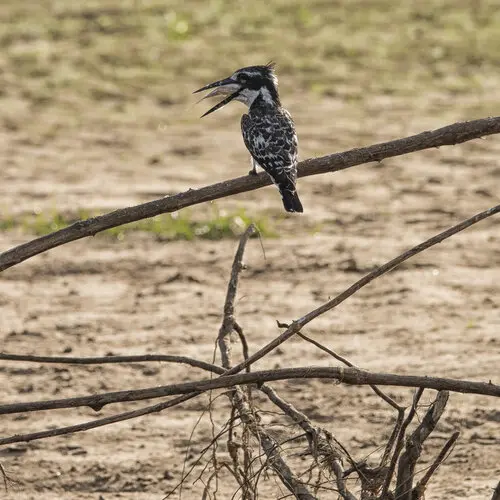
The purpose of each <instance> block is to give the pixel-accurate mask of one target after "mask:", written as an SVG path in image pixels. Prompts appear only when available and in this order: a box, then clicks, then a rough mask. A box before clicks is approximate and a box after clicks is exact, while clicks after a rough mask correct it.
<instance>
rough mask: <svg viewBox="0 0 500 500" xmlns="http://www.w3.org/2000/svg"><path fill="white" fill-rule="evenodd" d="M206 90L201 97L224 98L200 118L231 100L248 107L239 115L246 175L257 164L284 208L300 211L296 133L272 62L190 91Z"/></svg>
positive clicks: (238, 71)
mask: <svg viewBox="0 0 500 500" xmlns="http://www.w3.org/2000/svg"><path fill="white" fill-rule="evenodd" d="M206 90H211V92H210V93H209V94H207V95H206V96H205V97H204V98H203V99H206V98H208V97H214V96H218V95H223V96H226V97H225V98H224V99H223V100H222V101H221V102H219V103H218V104H216V105H215V106H213V107H212V108H210V109H209V110H208V111H207V112H206V113H204V114H203V115H202V118H203V117H204V116H207V115H209V114H210V113H213V112H214V111H217V110H218V109H220V108H222V107H223V106H225V105H226V104H228V103H230V102H231V101H233V100H235V101H240V102H242V103H243V104H245V105H246V106H247V107H248V113H247V114H243V116H242V117H241V132H242V135H243V141H244V143H245V146H246V147H247V149H248V151H249V152H250V155H251V160H252V170H250V172H249V175H257V169H256V167H257V166H260V167H261V168H262V169H264V171H265V172H266V173H267V174H268V175H269V177H270V178H271V180H272V181H273V183H274V184H275V186H276V187H277V188H278V190H279V192H280V194H281V198H282V200H283V206H284V208H285V210H286V211H287V212H303V211H304V209H303V208H302V203H301V202H300V199H299V195H298V194H297V189H296V182H297V163H298V140H297V133H296V131H295V125H294V122H293V119H292V116H291V115H290V113H289V112H288V111H287V110H286V109H285V108H283V107H282V105H281V101H280V97H279V94H278V78H277V76H276V73H275V63H273V62H270V63H268V64H266V65H263V66H247V67H244V68H240V69H238V70H236V71H235V72H234V73H233V74H232V75H231V76H230V77H228V78H224V79H222V80H218V81H216V82H213V83H210V84H208V85H205V86H204V87H202V88H201V89H198V90H195V91H194V92H193V93H194V94H196V93H198V92H203V91H206Z"/></svg>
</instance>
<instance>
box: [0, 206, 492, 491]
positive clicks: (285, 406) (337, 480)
mask: <svg viewBox="0 0 500 500" xmlns="http://www.w3.org/2000/svg"><path fill="white" fill-rule="evenodd" d="M499 211H500V205H498V206H496V207H493V208H491V209H489V210H487V211H485V212H481V213H479V214H477V215H475V216H474V217H471V218H470V219H467V220H465V221H463V222H462V223H460V224H457V225H455V226H453V227H451V228H450V229H448V230H446V231H443V232H442V233H440V234H438V235H436V236H434V237H432V238H430V239H428V240H427V241H425V242H423V243H421V244H420V245H417V246H416V247H414V248H412V249H410V250H408V251H407V252H404V253H403V254H401V255H399V256H398V257H396V258H395V259H392V260H391V261H389V262H387V263H386V264H384V265H382V266H380V267H379V268H377V269H375V270H374V271H372V272H370V273H368V274H367V275H365V276H364V277H363V278H362V279H360V280H359V281H357V282H356V283H355V284H353V285H352V286H351V287H349V288H348V289H346V290H345V291H343V292H342V293H340V294H339V295H337V296H336V297H335V298H334V299H332V300H330V301H328V302H326V303H325V304H323V305H322V306H320V307H319V308H317V309H315V310H313V311H311V312H309V313H308V314H306V315H304V316H303V317H301V318H300V319H299V320H297V321H294V322H293V323H292V324H291V325H290V326H289V327H287V329H286V330H285V332H284V333H282V334H281V335H279V336H278V337H277V338H276V339H275V340H273V341H272V342H270V343H269V344H267V345H266V346H264V347H263V348H261V349H259V350H258V351H257V352H256V353H255V354H253V355H248V345H247V343H246V339H245V336H244V334H243V330H242V328H241V326H240V325H239V324H238V323H237V321H236V319H235V317H234V300H235V296H236V292H237V285H238V276H239V273H240V271H241V269H242V267H243V266H242V258H243V252H244V249H245V245H246V243H247V241H248V238H249V237H250V235H251V233H252V232H253V230H254V228H253V227H250V228H248V229H247V231H246V232H245V234H244V235H243V237H242V239H241V241H240V245H239V247H238V251H237V253H236V256H235V260H234V263H233V268H232V273H231V279H230V281H229V285H228V291H227V297H226V302H225V306H224V317H223V321H222V325H221V328H220V331H219V337H218V345H219V349H220V353H221V359H222V365H223V366H222V367H220V366H217V365H215V364H213V363H212V364H210V363H204V362H201V361H198V360H193V359H192V358H186V357H182V356H167V355H163V356H162V355H147V356H128V357H127V356H115V357H110V358H111V359H108V358H106V357H104V358H74V357H73V358H63V357H50V356H49V357H44V356H22V355H14V354H2V355H0V359H4V360H11V361H23V362H26V361H29V362H35V361H36V362H49V363H61V362H71V363H75V364H94V363H96V362H97V360H101V361H102V362H103V363H109V362H124V361H130V362H137V361H138V360H140V361H152V360H156V361H164V362H175V363H186V364H189V365H191V366H193V367H198V368H202V369H204V370H207V371H209V372H211V373H216V374H220V375H221V376H220V377H218V378H215V379H209V380H197V381H193V382H188V383H184V384H171V385H167V386H163V387H154V388H148V389H140V390H135V391H117V392H110V393H105V394H98V395H94V396H84V397H79V398H67V399H59V400H52V401H39V402H27V403H14V404H4V405H1V406H0V414H7V413H17V412H28V411H39V410H49V409H56V408H71V407H76V406H90V407H91V408H93V409H95V410H96V411H97V410H100V409H101V408H102V407H103V406H105V405H107V404H111V403H116V402H119V401H121V402H123V401H136V400H143V399H151V398H156V397H165V396H173V395H178V394H180V395H181V396H179V397H176V398H173V399H169V400H167V401H163V402H161V403H159V404H157V405H152V406H148V407H145V408H140V409H138V410H135V411H131V412H125V413H120V414H117V415H112V416H109V417H105V418H101V419H96V420H94V421H92V422H86V423H84V424H79V425H76V426H68V427H63V428H59V429H51V430H49V431H43V432H38V433H32V434H24V435H20V436H19V435H18V436H11V437H6V438H2V439H0V445H1V444H7V443H14V442H20V441H30V440H34V439H41V438H45V437H50V436H56V435H63V434H68V433H71V432H77V431H82V430H87V429H91V428H95V427H99V426H102V425H108V424H111V423H114V422H118V421H122V420H126V419H129V418H136V417H138V416H142V415H146V414H150V413H152V412H158V411H162V410H164V409H166V408H169V407H173V406H176V405H178V404H181V403H183V402H185V401H187V400H189V399H192V398H193V397H196V396H198V395H200V394H202V393H203V392H206V391H212V390H214V389H229V390H230V392H229V395H230V400H231V401H232V406H233V408H234V410H233V412H234V413H236V412H237V413H238V415H239V418H240V420H241V422H242V424H243V425H244V426H245V428H246V429H248V431H249V432H250V433H251V434H252V435H253V436H254V437H255V439H256V442H257V443H258V445H259V446H261V447H262V448H263V450H264V454H265V455H266V457H267V459H266V461H265V463H264V465H263V466H262V468H261V469H260V470H259V472H257V474H256V476H257V479H255V480H254V483H253V485H252V486H250V482H251V481H252V478H251V477H250V471H251V468H252V466H251V464H250V465H249V462H250V459H249V457H250V455H251V453H250V451H249V446H250V444H249V442H247V443H245V447H246V458H245V460H246V465H245V467H244V468H240V469H238V460H236V459H233V466H232V467H230V466H227V467H226V468H227V469H228V470H230V472H231V474H232V475H233V476H234V477H235V479H236V481H237V483H238V485H239V488H241V489H242V490H243V491H244V492H245V494H246V498H248V499H249V500H250V499H252V495H253V496H255V495H254V493H255V492H256V490H255V488H256V487H257V483H258V479H259V477H260V473H261V472H262V470H264V469H266V468H271V469H272V470H273V471H274V473H275V474H276V475H277V477H279V478H280V480H281V481H282V483H283V484H284V485H285V486H286V487H287V489H288V490H289V491H290V492H292V494H293V495H294V496H295V497H296V498H301V499H307V500H313V499H314V498H315V496H314V495H313V494H311V493H310V491H309V484H308V483H309V482H310V481H303V480H302V479H301V477H302V476H303V474H304V473H302V474H297V473H295V472H294V471H293V470H292V467H291V466H290V465H289V464H288V463H287V460H286V456H285V449H284V448H283V444H282V443H280V442H278V441H277V440H276V439H275V438H274V437H273V436H272V435H271V434H270V433H269V432H268V431H267V430H266V429H265V427H264V426H263V425H262V424H261V422H260V418H259V411H258V409H256V408H254V407H253V405H252V403H251V400H250V399H249V397H248V394H246V393H245V392H244V391H243V390H242V389H241V387H240V386H242V385H247V386H248V385H256V386H257V388H258V389H260V390H261V391H262V392H263V393H264V394H265V395H266V396H267V397H268V399H269V401H270V402H272V403H273V404H274V405H276V406H277V407H278V408H279V409H280V410H281V412H282V415H286V416H288V417H289V418H290V419H291V420H292V422H293V423H294V425H295V426H297V427H299V428H300V429H301V430H302V431H303V432H304V433H305V437H306V438H307V441H308V453H309V455H310V456H312V457H313V459H314V462H313V463H312V464H311V466H310V467H309V468H308V469H307V470H308V471H309V473H310V472H311V471H312V470H313V469H314V468H318V469H319V473H320V475H321V474H323V475H324V476H326V477H327V479H326V484H329V483H330V482H331V480H330V477H332V478H333V481H334V484H335V487H334V489H335V490H336V491H338V493H339V494H340V496H341V497H342V498H343V499H345V500H357V497H356V496H355V495H354V494H353V493H351V491H350V490H349V489H348V487H347V483H346V481H347V479H348V477H349V475H350V474H352V473H353V472H356V473H357V475H358V477H359V480H360V482H361V497H360V498H361V500H365V499H366V500H369V499H371V500H389V499H391V500H392V499H398V500H418V499H420V498H422V496H423V493H424V491H425V488H426V485H427V482H428V481H429V479H430V477H431V476H432V474H433V473H434V472H435V471H436V470H437V468H438V466H439V464H440V463H442V461H443V460H444V458H445V457H446V455H447V453H448V451H449V449H450V448H451V446H452V445H453V443H454V442H455V440H456V439H457V437H458V434H457V433H455V434H454V435H453V436H452V437H451V438H450V439H449V440H448V442H447V443H446V445H445V446H444V447H443V449H442V450H441V452H440V454H439V455H438V457H437V458H436V459H435V461H434V462H433V464H432V465H431V467H430V468H429V470H428V471H427V473H426V474H425V476H424V477H423V478H422V479H421V480H420V481H419V482H418V483H417V484H416V486H415V487H413V482H414V475H415V465H416V463H417V461H418V459H419V457H420V453H421V449H422V445H423V443H424V441H425V439H426V438H427V437H428V435H429V434H430V433H431V432H432V430H433V429H434V427H435V424H436V423H437V420H438V419H439V417H440V415H441V413H442V411H443V410H444V406H445V402H446V401H444V402H443V401H442V399H443V398H444V396H443V394H446V393H443V392H440V393H439V394H438V397H437V399H436V401H435V402H434V403H433V405H432V407H431V409H429V411H428V412H427V414H426V416H425V417H424V419H423V421H422V423H421V424H420V425H419V426H418V427H417V429H416V430H414V431H413V433H412V434H410V437H409V438H408V437H407V431H408V429H409V427H410V424H411V423H412V420H413V418H414V417H415V415H416V413H417V404H418V400H419V398H420V396H421V395H422V392H423V389H424V388H429V389H436V390H439V391H458V392H469V393H476V394H486V395H490V396H495V397H499V396H500V385H496V384H493V383H492V382H491V381H490V382H474V381H464V380H454V379H449V378H438V377H423V376H411V375H406V376H405V375H397V374H388V373H371V372H368V371H366V370H362V369H360V368H357V367H355V365H354V364H353V363H351V362H350V361H348V360H346V359H345V358H343V357H342V356H340V355H338V354H336V353H335V352H334V351H332V350H331V349H329V348H327V347H325V346H322V345H321V344H319V343H318V342H316V341H313V340H312V339H309V338H308V337H307V336H305V335H303V334H301V329H302V328H303V327H304V326H305V325H307V324H308V323H309V322H310V321H312V320H314V319H315V318H317V317H318V316H320V315H322V314H325V313H326V312H328V311H330V310H331V309H333V308H335V307H336V306H338V305H339V304H340V303H342V302H343V301H344V300H346V299H347V298H349V297H350V296H351V295H353V294H354V293H356V292H357V291H358V290H360V289H361V288H363V287H364V286H366V285H367V284H369V283H370V282H371V281H373V280H375V279H377V278H378V277H380V276H382V275H383V274H385V273H387V272H389V271H390V270H392V269H394V268H395V267H396V266H398V265H399V264H401V263H402V262H404V261H405V260H407V259H409V258H410V257H412V256H414V255H416V254H418V253H420V252H422V251H424V250H426V249H428V248H430V247H431V246H433V245H435V244H437V243H440V242H441V241H443V240H444V239H446V238H449V237H450V236H452V235H454V234H456V233H458V232H459V231H462V230H463V229H465V228H467V227H469V226H471V225H473V224H475V223H477V222H479V221H480V220H483V219H485V218H487V217H490V216H492V215H494V214H496V213H498V212H499ZM233 332H236V333H237V334H238V335H239V337H240V339H241V341H242V345H243V348H244V352H245V355H244V358H245V359H244V361H243V362H240V363H239V364H237V365H235V366H231V364H232V363H231V351H230V348H231V345H230V335H231V333H233ZM295 334H299V335H300V336H301V337H302V338H303V339H304V340H307V341H308V342H312V343H313V344H314V345H315V346H316V347H318V348H320V349H322V350H324V351H326V352H328V353H329V354H330V355H332V356H333V357H335V358H336V359H338V360H339V361H341V362H342V363H344V364H346V365H347V366H348V367H347V368H344V367H304V368H289V369H280V370H264V371H256V372H251V373H250V372H248V371H247V372H246V373H241V372H242V370H244V369H247V370H248V369H249V367H250V366H251V365H252V364H253V363H255V362H256V361H257V360H259V359H261V358H262V357H263V356H265V355H266V354H268V353H269V352H271V351H272V350H273V349H274V348H276V347H277V346H278V345H280V344H282V343H283V342H285V341H286V340H288V339H289V338H291V337H292V336H293V335H295ZM292 378H302V379H305V378H328V379H332V380H336V381H338V382H339V383H345V384H355V385H369V386H370V387H371V388H372V389H373V390H374V391H375V393H376V394H377V395H378V396H379V397H381V398H382V399H383V400H384V401H385V402H386V403H388V404H389V405H390V406H391V407H392V408H394V409H395V410H396V411H397V412H398V418H397V421H396V424H395V426H394V429H393V431H392V433H391V435H390V438H389V440H388V442H387V444H386V445H385V451H384V454H383V457H382V460H381V462H380V464H379V466H377V467H370V466H369V465H368V464H367V463H366V462H365V461H356V460H355V459H354V458H353V457H352V456H351V454H350V453H349V452H348V451H347V449H346V447H345V446H344V445H342V444H341V443H339V442H338V440H337V439H336V438H334V437H333V435H332V434H331V433H330V432H329V431H326V430H325V429H322V428H320V427H316V426H314V425H313V424H312V422H311V421H310V419H309V418H308V417H307V416H306V415H305V414H304V413H303V412H301V411H300V410H298V409H297V408H296V407H295V406H294V405H293V404H292V403H290V402H288V401H286V400H284V399H283V398H282V397H280V396H279V395H278V393H277V392H276V391H275V390H274V389H273V388H271V387H269V386H268V385H266V384H265V383H266V382H269V381H272V380H289V379H292ZM379 385H392V386H402V387H418V388H420V389H419V391H418V392H417V394H416V396H415V399H414V403H413V405H412V407H411V408H410V411H409V413H408V415H407V416H406V418H403V417H404V413H405V412H404V409H403V407H402V406H400V405H398V404H397V403H395V402H394V401H393V400H392V398H390V397H389V396H387V395H385V394H384V393H383V392H382V391H381V390H380V389H379V388H378V387H377V386H379ZM446 399H447V398H446ZM437 408H439V411H438V410H437ZM233 412H232V415H231V420H233V419H234V415H233ZM221 436H222V433H219V434H218V435H217V437H218V438H220V437H221ZM232 439H233V438H232ZM405 442H406V451H405V452H403V454H402V455H401V451H402V449H403V447H404V443H405ZM233 444H235V442H234V439H233ZM400 455H401V456H400ZM343 459H347V460H348V462H349V464H350V465H351V467H350V469H349V470H347V471H344V468H343ZM389 459H390V460H389ZM388 461H389V462H390V465H389V466H386V463H387V462H388ZM221 467H222V466H217V467H216V469H215V471H213V473H214V474H217V473H218V471H219V470H220V469H221ZM396 469H397V470H398V473H397V477H396V490H395V492H392V491H391V481H392V476H393V474H394V472H395V471H396ZM324 471H328V474H326V473H325V472H324ZM213 477H214V476H213V475H211V476H210V477H209V481H208V483H209V484H208V486H207V487H206V489H205V492H206V493H207V494H208V491H209V489H210V481H211V480H212V478H213ZM215 477H216V476H215ZM324 483H325V482H324V481H320V479H319V478H318V481H317V485H316V486H315V491H316V490H317V489H318V488H323V489H324V490H325V491H327V490H331V489H332V486H324ZM311 486H313V485H311ZM494 498H495V497H494Z"/></svg>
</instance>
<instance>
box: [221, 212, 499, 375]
mask: <svg viewBox="0 0 500 500" xmlns="http://www.w3.org/2000/svg"><path fill="white" fill-rule="evenodd" d="M499 212H500V205H497V206H495V207H492V208H489V209H488V210H485V211H484V212H480V213H478V214H476V215H474V216H473V217H470V218H469V219H466V220H464V221H462V222H460V223H459V224H456V225H455V226H452V227H450V228H449V229H446V230H445V231H443V232H442V233H439V234H437V235H436V236H433V237H432V238H429V239H428V240H426V241H424V242H423V243H420V244H418V245H417V246H415V247H413V248H411V249H410V250H407V251H406V252H404V253H402V254H400V255H398V256H397V257H395V258H394V259H392V260H390V261H389V262H386V263H385V264H383V265H382V266H380V267H377V269H375V270H373V271H371V272H370V273H368V274H366V275H365V276H363V277H362V278H361V279H360V280H358V281H356V283H354V284H353V285H351V286H350V287H349V288H347V289H346V290H344V291H343V292H342V293H340V294H339V295H337V296H336V297H334V298H333V299H332V300H329V301H328V302H325V303H324V304H323V305H321V306H320V307H318V308H316V309H314V310H313V311H311V312H309V313H307V314H306V315H305V316H302V317H301V318H299V319H298V320H296V321H294V322H293V323H292V324H291V325H290V326H289V327H288V328H287V329H286V330H285V331H284V332H283V333H282V334H281V335H279V336H278V337H276V338H275V339H274V340H272V341H271V342H269V344H267V345H265V346H264V347H262V348H261V349H259V350H258V351H257V352H256V353H254V354H252V355H251V356H250V357H249V358H248V359H247V360H245V361H244V362H242V363H240V364H239V365H236V366H234V367H233V368H231V370H229V371H228V372H227V375H232V374H233V373H238V372H240V371H241V370H243V369H244V368H246V367H247V366H250V365H252V364H253V363H255V362H256V361H258V360H259V359H261V358H263V357H264V356H266V355H267V354H269V353H270V352H271V351H273V350H274V349H276V347H278V346H279V345H281V344H283V342H286V341H287V340H288V339H289V338H291V337H293V336H294V335H295V334H297V333H298V332H300V331H301V329H302V328H303V327H304V326H305V325H307V324H308V323H310V322H311V321H312V320H313V319H316V318H317V317H318V316H321V315H322V314H324V313H326V312H328V311H330V310H331V309H334V308H335V307H337V306H338V305H339V304H341V303H342V302H344V301H345V300H347V299H348V298H349V297H350V296H351V295H354V294H355V293H356V292H357V291H358V290H360V289H361V288H363V287H364V286H366V285H368V284H369V283H371V282H372V281H373V280H375V279H377V278H379V277H380V276H382V275H384V274H386V273H388V272H389V271H392V270H393V269H394V268H396V267H397V266H399V265H400V264H401V263H403V262H404V261H405V260H408V259H409V258H411V257H413V256H414V255H417V254H419V253H421V252H423V251H424V250H427V249H428V248H430V247H432V246H434V245H437V244H438V243H441V242H442V241H444V240H445V239H446V238H449V237H451V236H453V235H454V234H457V233H459V232H460V231H463V230H464V229H467V228H468V227H470V226H472V225H473V224H476V223H477V222H479V221H481V220H483V219H486V218H487V217H491V216H492V215H495V214H497V213H499Z"/></svg>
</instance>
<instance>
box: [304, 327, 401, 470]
mask: <svg viewBox="0 0 500 500" xmlns="http://www.w3.org/2000/svg"><path fill="white" fill-rule="evenodd" d="M297 335H298V336H299V337H301V338H302V339H304V340H305V341H307V342H310V343H311V344H313V345H314V346H316V347H317V348H318V349H321V350H322V351H324V352H326V353H328V354H329V355H330V356H332V357H333V358H335V359H337V360H338V361H340V362H341V363H344V364H345V365H347V366H349V367H351V368H357V366H356V365H354V364H353V363H351V362H350V361H349V360H348V359H347V358H344V357H343V356H340V354H337V353H336V352H335V351H332V350H331V349H329V348H328V347H326V346H324V345H323V344H321V343H320V342H318V341H317V340H314V339H312V338H310V337H308V336H307V335H305V334H303V333H301V332H299V333H298V334H297ZM370 388H371V389H372V391H373V392H374V393H375V394H377V396H379V397H380V398H381V399H382V400H384V401H385V402H386V403H387V404H389V405H390V406H392V407H393V408H394V409H395V410H396V411H397V412H398V416H397V420H396V425H395V426H394V428H393V431H392V433H391V435H390V437H389V440H388V441H387V444H386V446H385V449H384V453H383V455H382V458H381V460H380V464H379V470H381V469H382V468H383V467H385V465H386V463H387V460H388V459H389V456H390V453H391V450H392V447H393V446H394V442H395V441H396V436H397V434H398V432H399V429H400V426H401V423H402V422H403V418H404V408H403V407H402V406H400V405H398V404H397V403H396V401H394V400H393V399H392V398H391V397H390V396H388V395H387V394H385V392H383V391H381V390H380V389H379V388H378V387H377V386H375V385H370ZM356 465H357V464H353V467H355V468H356ZM358 472H360V471H358Z"/></svg>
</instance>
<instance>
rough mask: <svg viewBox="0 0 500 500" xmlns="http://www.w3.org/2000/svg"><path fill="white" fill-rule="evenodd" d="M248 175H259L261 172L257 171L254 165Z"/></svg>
mask: <svg viewBox="0 0 500 500" xmlns="http://www.w3.org/2000/svg"><path fill="white" fill-rule="evenodd" d="M248 175H259V174H258V173H257V169H256V168H255V167H254V168H252V170H249V171H248Z"/></svg>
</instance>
